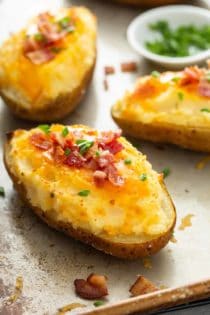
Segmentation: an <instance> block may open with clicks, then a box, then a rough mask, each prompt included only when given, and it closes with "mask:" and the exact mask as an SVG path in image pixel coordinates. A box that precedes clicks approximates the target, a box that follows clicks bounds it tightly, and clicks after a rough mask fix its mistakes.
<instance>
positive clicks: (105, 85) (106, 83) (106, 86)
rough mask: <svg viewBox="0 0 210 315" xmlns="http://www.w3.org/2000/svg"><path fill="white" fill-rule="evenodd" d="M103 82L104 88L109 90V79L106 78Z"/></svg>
mask: <svg viewBox="0 0 210 315" xmlns="http://www.w3.org/2000/svg"><path fill="white" fill-rule="evenodd" d="M103 84H104V90H105V91H108V89H109V84H108V81H107V79H104V81H103Z"/></svg>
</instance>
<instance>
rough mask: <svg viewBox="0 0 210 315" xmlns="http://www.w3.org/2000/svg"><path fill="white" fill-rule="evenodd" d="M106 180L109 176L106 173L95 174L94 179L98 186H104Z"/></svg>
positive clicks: (96, 172) (98, 172)
mask: <svg viewBox="0 0 210 315" xmlns="http://www.w3.org/2000/svg"><path fill="white" fill-rule="evenodd" d="M106 178H107V174H106V173H105V172H104V171H95V172H94V174H93V179H94V181H95V183H96V185H97V186H103V184H104V183H105V179H106Z"/></svg>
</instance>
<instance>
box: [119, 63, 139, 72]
mask: <svg viewBox="0 0 210 315" xmlns="http://www.w3.org/2000/svg"><path fill="white" fill-rule="evenodd" d="M137 68H138V67H137V63H136V62H135V61H131V62H123V63H121V71H122V72H136V71H137Z"/></svg>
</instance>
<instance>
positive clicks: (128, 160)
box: [124, 159, 132, 165]
mask: <svg viewBox="0 0 210 315" xmlns="http://www.w3.org/2000/svg"><path fill="white" fill-rule="evenodd" d="M124 163H125V164H126V165H129V164H131V163H132V161H131V160H130V159H125V160H124Z"/></svg>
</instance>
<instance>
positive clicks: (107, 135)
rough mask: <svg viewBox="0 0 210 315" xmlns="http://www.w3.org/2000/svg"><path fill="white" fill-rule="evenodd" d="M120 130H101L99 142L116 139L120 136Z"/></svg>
mask: <svg viewBox="0 0 210 315" xmlns="http://www.w3.org/2000/svg"><path fill="white" fill-rule="evenodd" d="M121 134H122V131H121V130H117V131H102V132H101V138H100V140H99V142H104V143H109V142H111V141H112V140H114V139H117V138H119V137H120V136H121Z"/></svg>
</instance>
